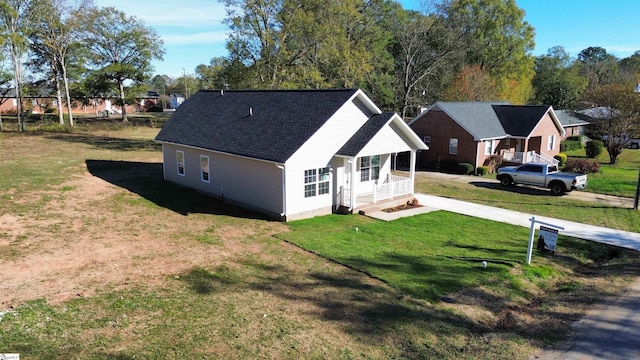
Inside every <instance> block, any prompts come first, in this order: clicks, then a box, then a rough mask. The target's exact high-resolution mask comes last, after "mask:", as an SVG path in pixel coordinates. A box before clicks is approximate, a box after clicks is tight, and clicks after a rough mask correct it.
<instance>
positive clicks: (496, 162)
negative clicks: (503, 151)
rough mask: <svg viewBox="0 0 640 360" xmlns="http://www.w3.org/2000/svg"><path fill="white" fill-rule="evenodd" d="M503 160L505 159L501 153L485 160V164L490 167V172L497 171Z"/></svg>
mask: <svg viewBox="0 0 640 360" xmlns="http://www.w3.org/2000/svg"><path fill="white" fill-rule="evenodd" d="M502 162H503V159H502V156H501V155H491V156H489V158H488V159H487V160H485V161H484V166H487V167H489V172H495V171H496V169H497V168H499V167H500V166H502Z"/></svg>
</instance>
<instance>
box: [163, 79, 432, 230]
mask: <svg viewBox="0 0 640 360" xmlns="http://www.w3.org/2000/svg"><path fill="white" fill-rule="evenodd" d="M156 140H157V141H159V142H161V143H162V152H163V164H164V178H165V179H166V180H169V181H172V182H175V183H178V184H182V185H185V186H188V187H191V188H194V189H197V190H199V191H202V192H205V193H208V194H211V195H214V196H217V197H220V198H223V199H224V200H225V201H230V202H233V203H236V204H238V205H240V206H243V207H246V208H249V209H252V210H257V211H259V212H263V213H266V214H268V215H270V216H272V217H275V218H277V219H280V220H282V221H289V220H295V219H302V218H308V217H313V216H316V215H324V214H330V213H332V212H336V211H337V210H338V209H340V208H343V209H346V210H348V211H353V210H354V209H356V208H357V207H358V205H359V204H361V203H363V201H364V200H363V199H364V198H365V197H368V199H373V201H379V200H381V199H385V198H390V197H397V196H401V195H407V194H413V184H414V176H415V172H414V168H415V161H416V152H417V151H418V150H420V149H427V147H426V146H425V145H424V143H423V142H422V141H421V139H420V138H419V137H418V136H417V135H416V134H415V133H414V132H413V131H412V130H411V129H410V128H409V126H408V125H407V124H405V122H404V121H402V119H401V118H400V117H399V116H398V115H397V114H396V113H390V112H385V113H383V112H381V111H380V109H378V107H377V106H376V105H375V104H374V103H373V102H372V101H371V100H370V99H369V98H368V97H367V96H366V95H365V94H364V93H363V92H362V91H361V90H359V89H340V90H244V91H242V90H237V91H236V90H218V91H210V90H206V91H205V90H203V91H199V92H197V93H196V94H195V95H193V96H192V97H190V98H189V99H188V100H187V101H185V102H184V103H183V104H182V105H181V106H180V107H179V108H178V109H177V110H176V112H175V113H174V114H173V115H172V117H171V119H170V120H169V121H168V122H167V124H166V125H165V126H164V127H163V129H162V130H161V131H160V133H159V134H158V136H157V137H156ZM402 152H410V162H411V170H410V172H409V174H410V177H409V178H403V177H399V176H394V175H391V155H392V154H397V153H402ZM368 201H370V200H368ZM341 210H342V209H341Z"/></svg>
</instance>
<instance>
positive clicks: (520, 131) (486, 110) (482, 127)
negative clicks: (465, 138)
mask: <svg viewBox="0 0 640 360" xmlns="http://www.w3.org/2000/svg"><path fill="white" fill-rule="evenodd" d="M434 110H442V111H444V112H445V113H446V114H447V115H448V116H449V117H450V118H451V119H453V120H454V121H455V122H456V123H457V124H458V125H460V126H461V127H462V128H463V129H465V130H466V131H467V132H468V133H469V134H470V135H471V136H473V137H474V139H476V141H482V140H488V139H501V138H505V137H508V136H511V137H522V138H526V137H528V136H529V135H530V134H531V133H532V132H533V130H534V129H535V127H536V126H537V125H538V123H540V120H541V119H542V118H543V117H544V116H545V114H547V113H548V112H550V114H551V118H552V119H553V121H554V122H555V123H556V127H558V130H559V131H560V132H563V131H564V130H562V125H561V124H560V121H559V120H558V118H557V117H556V115H555V114H554V112H553V108H552V107H551V106H548V105H540V106H538V105H511V104H509V103H508V102H437V103H435V104H434V105H433V106H432V107H430V108H429V110H427V111H425V112H423V113H422V114H420V115H418V117H416V118H415V119H414V120H412V121H411V122H410V123H409V125H411V124H412V123H414V122H416V121H418V120H419V119H420V118H421V117H422V116H424V115H425V114H426V113H428V112H429V111H434Z"/></svg>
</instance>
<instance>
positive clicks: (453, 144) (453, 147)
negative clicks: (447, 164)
mask: <svg viewBox="0 0 640 360" xmlns="http://www.w3.org/2000/svg"><path fill="white" fill-rule="evenodd" d="M449 155H458V139H456V138H450V139H449Z"/></svg>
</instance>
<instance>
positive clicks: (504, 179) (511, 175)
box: [496, 163, 587, 195]
mask: <svg viewBox="0 0 640 360" xmlns="http://www.w3.org/2000/svg"><path fill="white" fill-rule="evenodd" d="M496 178H497V179H498V180H499V181H500V184H501V185H502V186H511V185H514V184H526V185H534V186H540V187H546V188H549V189H551V193H552V194H554V195H562V194H564V193H565V192H567V191H571V190H574V189H579V190H583V189H585V188H586V187H587V175H585V174H575V173H568V172H561V171H558V166H557V165H553V164H545V163H526V164H522V165H520V166H505V167H501V168H499V169H498V175H497V176H496Z"/></svg>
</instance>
